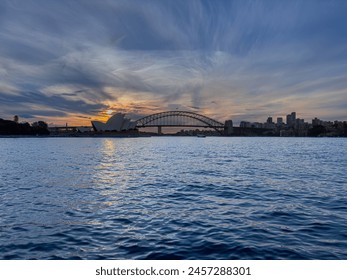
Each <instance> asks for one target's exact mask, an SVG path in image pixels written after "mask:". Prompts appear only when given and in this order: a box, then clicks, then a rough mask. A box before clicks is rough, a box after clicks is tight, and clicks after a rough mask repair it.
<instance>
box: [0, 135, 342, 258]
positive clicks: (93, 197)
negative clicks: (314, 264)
mask: <svg viewBox="0 0 347 280" xmlns="http://www.w3.org/2000/svg"><path fill="white" fill-rule="evenodd" d="M198 140H201V139H198ZM0 144H1V147H2V149H1V150H0V159H1V161H0V178H1V180H0V202H1V205H2V206H1V207H2V208H1V209H2V210H1V217H0V218H1V219H0V258H1V259H347V250H346V248H347V241H346V240H347V234H346V232H347V200H346V198H347V174H346V172H345V170H347V142H346V141H345V140H344V139H310V138H305V139H299V138H292V139H289V138H220V137H219V138H218V137H216V138H214V137H207V138H205V139H203V141H199V143H198V144H197V139H196V138H193V137H185V138H184V137H183V138H170V137H158V138H134V139H112V138H110V139H107V138H103V139H92V138H85V139H74V138H66V139H60V138H58V139H54V138H52V139H51V138H49V139H36V138H26V139H20V138H16V139H9V138H7V139H0ZM321 151H325V152H324V153H322V152H321ZM37 159H40V160H37Z"/></svg>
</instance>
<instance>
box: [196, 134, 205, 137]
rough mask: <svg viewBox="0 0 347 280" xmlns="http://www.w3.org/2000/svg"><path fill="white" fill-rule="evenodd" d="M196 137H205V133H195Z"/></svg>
mask: <svg viewBox="0 0 347 280" xmlns="http://www.w3.org/2000/svg"><path fill="white" fill-rule="evenodd" d="M196 137H201V138H205V137H206V135H204V134H197V135H196Z"/></svg>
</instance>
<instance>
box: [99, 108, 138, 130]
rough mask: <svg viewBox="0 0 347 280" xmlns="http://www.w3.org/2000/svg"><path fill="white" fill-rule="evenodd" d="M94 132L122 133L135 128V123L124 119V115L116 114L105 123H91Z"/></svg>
mask: <svg viewBox="0 0 347 280" xmlns="http://www.w3.org/2000/svg"><path fill="white" fill-rule="evenodd" d="M92 126H93V129H94V131H99V132H100V131H124V130H130V129H135V128H136V122H132V121H130V119H128V118H125V114H122V113H117V114H115V115H113V116H112V117H110V118H109V119H108V121H107V122H106V123H103V122H100V121H92Z"/></svg>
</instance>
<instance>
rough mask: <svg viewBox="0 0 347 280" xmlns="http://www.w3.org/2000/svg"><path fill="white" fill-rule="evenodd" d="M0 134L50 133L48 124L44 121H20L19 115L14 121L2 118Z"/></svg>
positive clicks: (0, 120)
mask: <svg viewBox="0 0 347 280" xmlns="http://www.w3.org/2000/svg"><path fill="white" fill-rule="evenodd" d="M0 135H49V131H48V125H47V124H46V123H45V122H43V121H38V122H34V123H33V124H32V125H30V124H29V123H27V122H25V123H18V117H17V116H15V117H14V120H13V121H10V120H3V119H0Z"/></svg>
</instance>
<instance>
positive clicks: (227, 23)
mask: <svg viewBox="0 0 347 280" xmlns="http://www.w3.org/2000/svg"><path fill="white" fill-rule="evenodd" d="M346 12H347V4H346V3H344V2H343V1H146V2H141V1H135V0H133V1H105V2H102V3H100V2H97V1H88V2H86V1H74V2H73V3H71V2H70V1H59V2H57V1H16V2H13V1H1V2H0V18H1V19H0V40H1V42H2V44H1V46H0V111H1V116H0V118H4V119H6V118H11V119H12V118H13V115H19V116H20V118H21V119H24V120H27V121H29V122H32V121H35V120H37V119H42V120H44V121H47V122H48V123H54V124H65V123H66V122H69V124H71V125H73V124H76V125H77V124H78V125H86V124H90V121H91V120H92V119H97V120H101V121H103V120H105V119H106V118H108V116H109V115H111V114H113V113H115V112H122V113H126V114H127V115H128V116H129V117H131V118H133V119H136V118H138V117H140V116H144V115H149V114H152V113H156V112H161V111H168V110H176V109H179V110H188V111H195V112H199V113H202V114H205V115H208V116H210V117H212V118H214V119H216V120H227V119H232V120H233V121H234V123H235V124H238V123H239V122H240V121H264V119H266V117H267V116H273V117H283V118H285V116H286V114H287V113H288V112H293V111H295V112H297V114H298V115H300V116H301V117H302V118H303V119H305V120H307V121H308V120H311V119H314V118H315V117H318V118H320V119H323V120H327V121H334V120H342V121H344V120H346V119H347V113H346V108H347V97H346V96H347V80H346V78H345V77H346V76H347V49H346V46H347V30H346V29H345V28H344V26H346V24H347V19H346V17H345V14H346Z"/></svg>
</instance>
